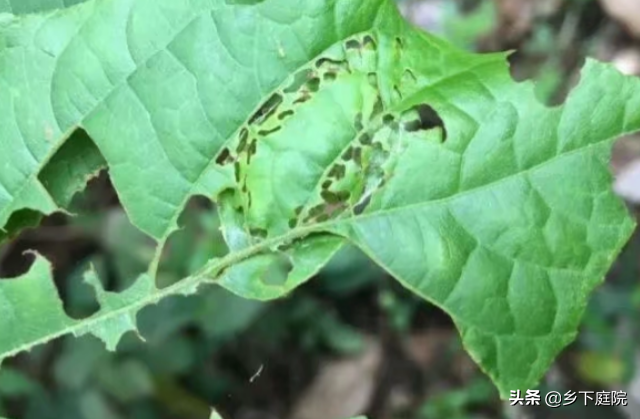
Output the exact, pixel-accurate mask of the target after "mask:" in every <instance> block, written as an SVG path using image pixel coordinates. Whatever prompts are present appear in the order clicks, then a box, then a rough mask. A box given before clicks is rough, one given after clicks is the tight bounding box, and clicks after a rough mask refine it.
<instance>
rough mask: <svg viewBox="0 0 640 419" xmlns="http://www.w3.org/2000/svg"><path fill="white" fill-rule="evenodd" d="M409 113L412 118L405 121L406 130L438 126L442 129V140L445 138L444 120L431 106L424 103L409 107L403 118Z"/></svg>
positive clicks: (421, 129) (414, 130)
mask: <svg viewBox="0 0 640 419" xmlns="http://www.w3.org/2000/svg"><path fill="white" fill-rule="evenodd" d="M409 115H410V117H411V118H412V119H410V120H409V121H408V122H405V124H404V129H405V130H406V131H408V132H416V131H425V130H429V129H434V128H440V129H442V137H443V140H446V139H447V130H446V128H445V126H444V121H443V120H442V118H441V117H440V115H438V112H436V110H435V109H433V108H432V107H431V106H429V105H426V104H422V105H418V106H416V107H414V108H413V109H411V111H409V112H408V113H407V114H406V115H403V119H404V118H405V117H407V116H409Z"/></svg>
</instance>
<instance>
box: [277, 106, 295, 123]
mask: <svg viewBox="0 0 640 419" xmlns="http://www.w3.org/2000/svg"><path fill="white" fill-rule="evenodd" d="M294 113H295V112H294V111H292V110H291V109H289V110H286V111H284V112H281V113H280V114H279V115H278V119H279V120H281V121H282V120H283V119H285V118H288V117H290V116H293V114H294Z"/></svg>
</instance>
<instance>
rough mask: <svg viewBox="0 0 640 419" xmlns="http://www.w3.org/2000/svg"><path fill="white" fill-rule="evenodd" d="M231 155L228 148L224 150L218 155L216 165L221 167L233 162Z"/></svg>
mask: <svg viewBox="0 0 640 419" xmlns="http://www.w3.org/2000/svg"><path fill="white" fill-rule="evenodd" d="M230 157H231V153H230V152H229V149H228V148H226V147H225V148H223V149H222V151H221V152H220V154H218V157H216V164H219V165H221V166H222V165H225V164H228V163H230V162H231V159H230Z"/></svg>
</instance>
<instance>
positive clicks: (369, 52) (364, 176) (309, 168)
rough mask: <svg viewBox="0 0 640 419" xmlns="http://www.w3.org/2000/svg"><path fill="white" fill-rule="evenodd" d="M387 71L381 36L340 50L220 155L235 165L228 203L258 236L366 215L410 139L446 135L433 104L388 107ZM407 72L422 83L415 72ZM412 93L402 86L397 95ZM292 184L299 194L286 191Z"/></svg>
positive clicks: (269, 105)
mask: <svg viewBox="0 0 640 419" xmlns="http://www.w3.org/2000/svg"><path fill="white" fill-rule="evenodd" d="M396 42H397V45H398V48H400V46H401V45H402V43H401V41H400V40H399V39H398V40H397V41H396ZM378 71H379V68H378V45H377V42H376V40H375V37H374V35H373V34H363V35H359V36H357V37H353V38H351V39H347V40H345V41H344V42H343V43H341V44H337V45H336V46H334V47H333V48H331V49H330V50H328V51H326V52H325V53H324V54H323V55H322V56H320V57H318V58H317V59H316V60H314V61H313V62H311V63H310V64H309V65H308V66H306V67H305V68H302V69H300V70H299V71H298V72H296V73H295V74H293V75H292V76H291V77H290V79H289V80H288V81H287V82H285V83H284V84H283V86H282V87H281V88H280V89H278V90H277V91H276V92H274V93H273V94H272V95H271V96H270V97H269V98H268V99H267V100H266V101H264V102H263V103H262V104H261V105H260V106H259V108H258V110H257V111H255V112H254V113H253V115H252V116H251V117H250V118H249V119H248V121H247V123H246V124H245V125H244V126H243V127H241V128H240V130H239V132H238V134H237V136H236V138H235V140H234V141H233V142H232V143H231V145H230V146H228V147H225V148H224V149H223V150H222V151H221V153H220V154H219V155H218V157H217V160H216V162H217V163H218V164H219V165H221V166H233V172H234V177H235V181H236V188H235V194H234V195H233V196H230V197H229V199H231V200H232V201H233V202H234V203H235V204H234V205H235V208H236V210H237V211H239V212H240V213H241V214H242V217H243V219H244V221H243V222H244V228H245V230H246V231H247V233H248V234H249V235H251V236H254V237H258V238H262V239H265V238H267V237H273V236H278V235H281V234H283V233H285V232H286V231H288V230H290V229H294V228H300V227H304V226H306V225H314V224H317V223H322V222H325V221H328V220H330V219H339V218H341V217H347V216H350V215H357V214H360V213H362V212H364V211H366V207H367V204H368V202H369V201H370V199H371V196H372V195H373V194H375V193H376V191H378V190H380V189H381V188H383V187H384V185H385V182H386V181H387V180H388V179H389V178H390V177H391V176H393V171H394V166H395V165H396V163H397V160H398V157H399V156H400V155H402V153H404V151H405V150H406V146H407V144H408V143H409V142H410V141H436V142H443V141H444V140H445V139H446V130H445V127H444V123H443V121H442V119H441V118H440V117H439V116H438V114H437V112H436V111H435V110H434V109H433V108H432V107H431V106H429V105H428V104H419V105H416V106H414V107H412V108H411V109H409V110H407V111H403V112H393V111H390V110H387V109H385V108H386V107H387V106H386V105H385V104H384V101H383V97H382V95H381V92H380V86H379V75H378ZM405 75H406V77H403V80H404V82H405V83H410V84H411V85H414V84H415V81H416V80H415V77H414V76H413V75H412V73H411V71H410V70H406V71H405ZM404 88H405V86H403V85H397V86H395V87H394V92H395V94H397V95H399V96H400V97H401V96H402V93H401V92H402V91H403V90H405V89H404ZM283 181H287V182H289V183H290V184H291V188H290V189H288V190H286V191H283V190H282V188H281V185H280V184H279V182H283ZM283 192H286V195H284V194H283Z"/></svg>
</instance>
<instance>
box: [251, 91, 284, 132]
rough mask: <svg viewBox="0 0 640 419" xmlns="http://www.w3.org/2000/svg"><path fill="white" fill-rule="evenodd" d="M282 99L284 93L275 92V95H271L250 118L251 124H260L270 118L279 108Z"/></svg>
mask: <svg viewBox="0 0 640 419" xmlns="http://www.w3.org/2000/svg"><path fill="white" fill-rule="evenodd" d="M282 101H283V97H282V95H280V94H278V93H274V94H273V95H271V97H270V98H269V99H268V100H267V101H266V102H265V103H264V104H263V105H262V106H261V107H260V109H258V111H257V112H256V113H255V114H253V116H252V117H251V118H250V119H249V125H254V124H259V123H261V122H263V121H265V120H266V119H268V118H269V117H270V116H271V115H273V114H274V113H275V112H276V111H277V110H278V107H279V106H280V104H282Z"/></svg>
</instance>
